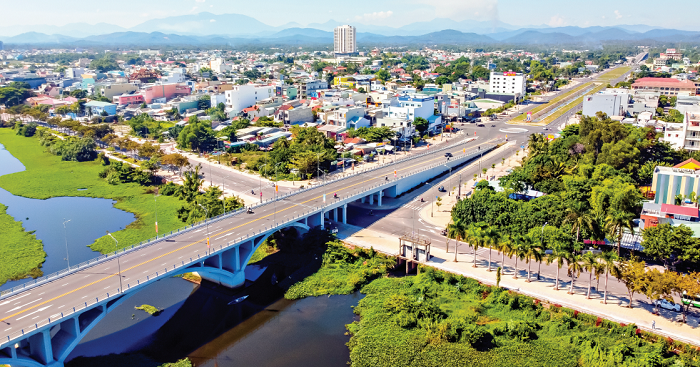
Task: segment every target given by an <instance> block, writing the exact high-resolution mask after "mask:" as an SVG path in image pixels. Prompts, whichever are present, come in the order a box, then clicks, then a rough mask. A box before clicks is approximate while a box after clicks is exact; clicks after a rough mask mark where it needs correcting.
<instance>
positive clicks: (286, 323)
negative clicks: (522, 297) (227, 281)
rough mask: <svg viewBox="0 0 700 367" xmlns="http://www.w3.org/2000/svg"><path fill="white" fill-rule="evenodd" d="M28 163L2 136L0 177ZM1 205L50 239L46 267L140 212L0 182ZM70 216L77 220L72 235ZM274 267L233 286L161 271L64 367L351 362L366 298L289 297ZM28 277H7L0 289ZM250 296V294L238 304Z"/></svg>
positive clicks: (75, 254) (79, 252)
mask: <svg viewBox="0 0 700 367" xmlns="http://www.w3.org/2000/svg"><path fill="white" fill-rule="evenodd" d="M24 169H25V168H24V166H23V165H22V163H21V162H20V161H19V160H17V159H16V158H15V157H13V156H12V155H11V154H10V153H9V152H8V151H7V150H5V149H4V147H3V146H2V145H1V144H0V175H6V174H11V173H15V172H20V171H23V170H24ZM0 203H2V204H4V205H6V206H8V209H7V212H8V214H10V215H12V216H13V217H14V218H15V220H19V221H22V223H23V225H24V227H25V229H26V230H27V231H36V232H35V234H36V236H37V238H38V239H40V240H42V241H43V244H44V250H45V251H46V253H47V257H46V262H45V263H44V265H43V267H42V270H43V271H44V273H46V274H48V273H51V272H54V271H57V270H60V269H63V268H65V267H66V256H65V255H66V245H65V239H66V238H67V240H68V253H69V259H70V263H71V264H77V263H79V262H82V261H85V260H88V259H90V258H93V257H96V256H98V255H99V254H98V253H97V252H93V251H91V250H90V249H89V248H88V247H87V245H89V244H91V243H92V242H93V241H94V240H95V239H96V238H98V237H101V236H102V235H103V234H104V233H105V230H108V231H112V232H115V231H118V230H119V229H122V228H123V227H124V226H126V225H128V224H129V223H131V222H132V221H133V220H134V216H133V215H132V214H130V213H127V212H123V211H121V210H118V209H115V208H114V207H113V204H114V201H112V200H108V199H95V198H80V197H58V198H52V199H48V200H36V199H28V198H23V197H19V196H15V195H12V194H11V193H9V192H8V191H6V190H4V189H1V188H0ZM64 218H65V219H70V220H71V221H70V222H69V223H67V225H66V232H65V236H64V230H63V221H64ZM267 270H268V271H266V267H263V266H257V265H249V266H248V267H247V268H246V279H247V280H248V281H247V283H246V287H244V288H242V289H236V290H230V289H226V288H222V287H219V286H217V285H213V284H210V283H205V284H204V285H197V284H194V283H191V282H188V281H185V280H183V279H180V278H167V279H162V280H160V281H158V282H156V283H155V284H153V285H150V286H149V287H148V288H147V291H145V292H138V293H135V294H134V295H133V296H131V297H130V298H128V299H127V300H125V301H124V303H122V304H121V305H120V306H118V307H116V308H115V309H114V311H112V312H110V313H109V314H108V315H107V316H106V317H105V318H104V319H103V320H102V321H100V322H99V323H98V324H97V325H96V326H95V327H94V328H93V329H92V330H91V331H90V332H89V333H88V334H87V335H86V336H85V338H84V339H83V340H82V341H81V342H80V344H79V345H78V346H77V347H76V348H75V349H74V351H73V352H72V353H71V355H70V356H69V357H68V363H67V367H70V366H71V365H80V366H83V365H87V366H91V365H96V364H95V363H94V361H93V360H91V359H90V358H91V357H99V356H108V355H116V357H115V358H117V359H118V358H119V357H123V356H125V355H134V354H135V355H139V356H144V358H145V359H144V361H146V362H144V364H141V365H140V364H138V363H131V364H130V367H154V366H157V365H158V364H160V363H163V362H173V361H175V360H178V359H181V358H185V357H188V358H190V359H191V360H192V361H193V362H194V363H195V364H196V365H197V366H260V367H266V366H269V367H277V366H291V367H295V366H299V367H301V366H339V367H341V366H345V365H346V363H347V361H348V360H349V351H348V348H347V346H346V345H345V343H347V342H348V340H349V336H347V335H345V331H346V330H345V324H348V323H350V322H352V321H353V320H354V315H353V312H352V306H354V305H356V304H357V302H358V301H359V300H360V299H361V297H362V296H361V295H360V294H359V293H356V294H352V295H347V296H332V297H326V296H323V297H313V298H306V299H302V300H297V301H289V300H285V299H284V298H283V297H282V290H281V289H279V288H277V287H276V286H272V285H271V283H270V277H271V273H275V272H276V273H277V275H281V274H284V273H283V271H282V270H274V271H270V270H272V268H270V269H267ZM285 276H286V274H285ZM25 281H27V280H20V281H15V282H9V283H7V284H5V285H3V286H2V287H0V289H7V288H9V287H12V286H16V285H18V284H21V283H22V282H25ZM261 284H262V285H261ZM244 295H245V296H249V297H248V298H247V299H245V300H244V301H242V302H240V303H235V302H233V303H232V300H236V299H239V298H240V297H241V296H244ZM142 304H149V305H153V306H156V307H158V308H159V309H162V310H163V311H162V312H161V313H160V314H158V315H157V316H150V315H148V314H146V313H145V312H144V311H140V310H135V309H134V307H135V306H140V305H142ZM153 361H157V363H154V362H153ZM98 364H99V363H98Z"/></svg>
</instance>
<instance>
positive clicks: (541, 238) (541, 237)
mask: <svg viewBox="0 0 700 367" xmlns="http://www.w3.org/2000/svg"><path fill="white" fill-rule="evenodd" d="M547 224H549V222H544V224H543V225H542V229H541V235H540V244H541V245H542V248H544V227H546V226H547ZM540 269H542V262H540V265H539V267H538V268H537V280H540Z"/></svg>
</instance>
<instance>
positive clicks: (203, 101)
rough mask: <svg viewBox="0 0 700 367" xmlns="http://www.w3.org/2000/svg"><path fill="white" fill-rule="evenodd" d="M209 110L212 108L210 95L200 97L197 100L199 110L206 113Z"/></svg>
mask: <svg viewBox="0 0 700 367" xmlns="http://www.w3.org/2000/svg"><path fill="white" fill-rule="evenodd" d="M209 108H211V97H210V96H208V95H207V96H201V97H199V99H198V100H197V109H198V110H204V111H206V110H207V109H209Z"/></svg>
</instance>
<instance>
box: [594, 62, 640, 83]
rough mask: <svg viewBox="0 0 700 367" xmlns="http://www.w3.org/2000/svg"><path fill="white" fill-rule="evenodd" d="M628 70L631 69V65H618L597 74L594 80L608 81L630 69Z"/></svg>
mask: <svg viewBox="0 0 700 367" xmlns="http://www.w3.org/2000/svg"><path fill="white" fill-rule="evenodd" d="M630 70H632V67H631V66H620V67H618V68H616V69H613V70H611V71H608V72H607V73H605V74H603V75H601V76H599V77H598V78H597V79H596V80H597V81H610V80H613V79H617V78H619V77H621V76H623V75H625V73H626V72H628V71H630Z"/></svg>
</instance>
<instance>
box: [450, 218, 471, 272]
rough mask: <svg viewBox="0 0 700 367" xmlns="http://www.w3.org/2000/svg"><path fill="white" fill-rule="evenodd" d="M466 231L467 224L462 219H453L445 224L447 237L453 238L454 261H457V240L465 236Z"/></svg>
mask: <svg viewBox="0 0 700 367" xmlns="http://www.w3.org/2000/svg"><path fill="white" fill-rule="evenodd" d="M466 232H467V226H466V225H465V223H464V221H463V220H461V219H459V218H457V219H456V220H453V222H452V223H450V224H449V225H448V226H447V236H448V238H454V239H455V260H454V261H455V262H457V248H458V247H459V241H460V240H462V239H464V238H465V237H466ZM446 250H447V249H446Z"/></svg>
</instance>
